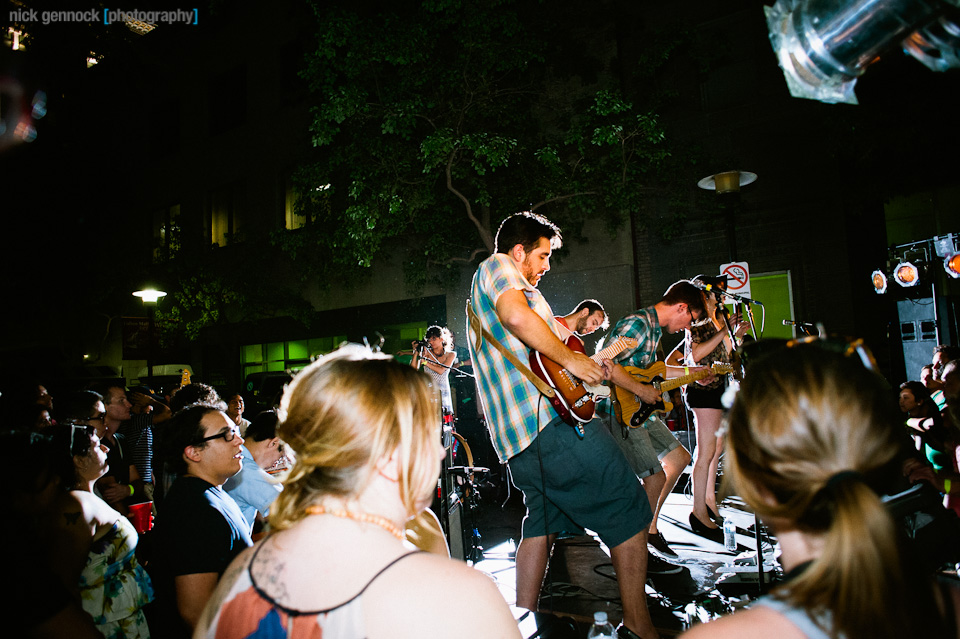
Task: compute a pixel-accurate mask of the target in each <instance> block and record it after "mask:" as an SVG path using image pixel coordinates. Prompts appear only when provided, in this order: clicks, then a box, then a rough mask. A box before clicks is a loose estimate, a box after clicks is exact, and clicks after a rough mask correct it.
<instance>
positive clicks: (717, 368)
mask: <svg viewBox="0 0 960 639" xmlns="http://www.w3.org/2000/svg"><path fill="white" fill-rule="evenodd" d="M711 368H712V369H713V372H714V374H715V375H726V374H727V373H732V372H734V370H735V369H736V367H735V366H734V365H733V364H725V363H723V362H715V363H714V365H713V366H712V367H711Z"/></svg>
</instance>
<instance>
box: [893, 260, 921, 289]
mask: <svg viewBox="0 0 960 639" xmlns="http://www.w3.org/2000/svg"><path fill="white" fill-rule="evenodd" d="M893 279H894V280H896V282H897V284H899V285H900V286H903V287H905V288H906V287H909V286H916V285H917V284H919V283H920V269H918V268H917V267H916V266H915V265H914V264H913V262H900V263H899V264H897V268H895V269H893Z"/></svg>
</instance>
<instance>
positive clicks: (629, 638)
mask: <svg viewBox="0 0 960 639" xmlns="http://www.w3.org/2000/svg"><path fill="white" fill-rule="evenodd" d="M617 639H643V638H642V637H641V636H640V635H638V634H637V633H635V632H634V631H633V630H630V629H629V628H627V627H626V626H625V625H623V624H620V625H619V626H617Z"/></svg>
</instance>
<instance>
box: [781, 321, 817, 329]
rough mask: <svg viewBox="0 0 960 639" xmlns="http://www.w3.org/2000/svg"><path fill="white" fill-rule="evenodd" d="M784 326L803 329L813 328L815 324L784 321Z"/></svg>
mask: <svg viewBox="0 0 960 639" xmlns="http://www.w3.org/2000/svg"><path fill="white" fill-rule="evenodd" d="M783 325H784V326H800V327H802V328H813V327H814V326H813V324H811V323H809V322H795V321H793V320H786V319H785V320H783Z"/></svg>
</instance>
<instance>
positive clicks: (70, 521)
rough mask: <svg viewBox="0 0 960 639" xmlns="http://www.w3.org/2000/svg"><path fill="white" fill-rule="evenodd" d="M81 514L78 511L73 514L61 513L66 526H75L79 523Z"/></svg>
mask: <svg viewBox="0 0 960 639" xmlns="http://www.w3.org/2000/svg"><path fill="white" fill-rule="evenodd" d="M81 514H83V513H81V512H80V511H79V510H78V511H77V512H75V513H63V519H64V521H65V522H66V523H67V525H68V526H75V525H76V524H78V523H79V522H80V515H81Z"/></svg>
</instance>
